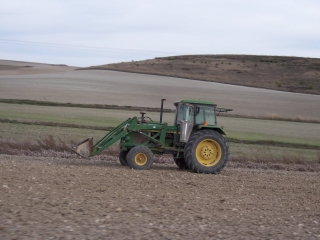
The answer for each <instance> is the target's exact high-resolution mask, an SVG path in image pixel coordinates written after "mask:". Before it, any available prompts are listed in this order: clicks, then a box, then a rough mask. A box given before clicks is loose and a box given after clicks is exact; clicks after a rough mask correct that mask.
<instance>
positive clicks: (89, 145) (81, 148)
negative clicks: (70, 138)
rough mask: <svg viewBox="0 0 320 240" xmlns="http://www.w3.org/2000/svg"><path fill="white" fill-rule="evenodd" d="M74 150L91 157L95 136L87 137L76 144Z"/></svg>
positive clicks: (83, 155)
mask: <svg viewBox="0 0 320 240" xmlns="http://www.w3.org/2000/svg"><path fill="white" fill-rule="evenodd" d="M73 150H74V151H75V152H76V153H77V154H79V155H80V156H82V157H90V156H91V155H92V151H93V138H92V137H91V138H87V139H86V140H84V141H82V142H81V143H79V144H78V145H77V146H75V147H74V149H73Z"/></svg>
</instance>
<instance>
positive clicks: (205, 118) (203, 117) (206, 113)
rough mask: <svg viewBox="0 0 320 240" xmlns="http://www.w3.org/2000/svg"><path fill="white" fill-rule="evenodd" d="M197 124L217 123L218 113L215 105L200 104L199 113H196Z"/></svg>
mask: <svg viewBox="0 0 320 240" xmlns="http://www.w3.org/2000/svg"><path fill="white" fill-rule="evenodd" d="M196 124H200V125H216V114H215V111H214V107H212V106H205V105H198V106H197V115H196Z"/></svg>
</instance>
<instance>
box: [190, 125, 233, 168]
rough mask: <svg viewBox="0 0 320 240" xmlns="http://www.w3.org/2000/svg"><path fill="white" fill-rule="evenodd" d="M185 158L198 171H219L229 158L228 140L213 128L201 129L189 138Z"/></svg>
mask: <svg viewBox="0 0 320 240" xmlns="http://www.w3.org/2000/svg"><path fill="white" fill-rule="evenodd" d="M184 153H185V160H186V163H187V165H188V167H189V168H191V169H192V170H193V171H194V172H197V173H209V174H210V173H214V174H215V173H218V172H220V171H221V170H222V169H223V168H224V167H225V166H226V164H227V162H228V160H229V155H230V151H229V145H228V142H227V140H226V139H225V138H224V137H223V136H222V135H221V134H220V133H218V132H216V131H213V130H200V131H198V132H196V133H194V134H193V135H191V137H190V138H189V141H188V143H187V144H186V145H185V150H184Z"/></svg>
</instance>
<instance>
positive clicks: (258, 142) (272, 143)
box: [0, 118, 320, 150]
mask: <svg viewBox="0 0 320 240" xmlns="http://www.w3.org/2000/svg"><path fill="white" fill-rule="evenodd" d="M0 122H2V123H13V124H26V125H40V126H54V127H68V128H81V129H92V130H102V131H111V130H112V129H114V127H99V126H87V125H79V124H70V123H55V122H42V121H37V122H31V121H19V120H11V119H2V118H0ZM226 138H227V140H228V141H229V142H232V143H242V144H252V145H265V146H278V147H292V148H299V149H313V150H320V146H317V145H310V144H298V143H286V142H279V141H272V140H254V141H253V140H241V139H236V138H229V137H226Z"/></svg>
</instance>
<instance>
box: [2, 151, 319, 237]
mask: <svg viewBox="0 0 320 240" xmlns="http://www.w3.org/2000/svg"><path fill="white" fill-rule="evenodd" d="M319 176H320V175H319V173H310V172H289V171H272V170H250V169H244V168H231V167H227V168H225V170H224V171H222V172H221V173H220V174H218V175H202V174H195V173H191V172H188V171H181V170H179V169H178V168H177V167H176V166H175V165H172V164H154V165H153V167H152V169H150V170H147V171H136V170H131V169H129V168H127V167H123V166H121V165H120V164H119V163H118V162H116V157H111V156H100V158H99V157H97V158H94V159H91V160H83V159H80V158H74V157H72V158H57V157H35V156H9V155H3V154H0V179H1V180H0V182H1V185H0V238H1V239H24V238H26V239H49V238H53V239H79V238H81V239H104V238H109V239H120V238H121V239H154V238H161V239H186V238H187V239H196V238H197V239H209V238H210V239H222V238H224V239H230V238H236V239H249V238H254V239H272V238H273V239H319V238H320V227H319V224H320V198H319V196H320V184H319Z"/></svg>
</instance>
